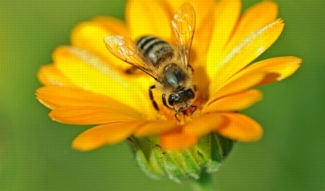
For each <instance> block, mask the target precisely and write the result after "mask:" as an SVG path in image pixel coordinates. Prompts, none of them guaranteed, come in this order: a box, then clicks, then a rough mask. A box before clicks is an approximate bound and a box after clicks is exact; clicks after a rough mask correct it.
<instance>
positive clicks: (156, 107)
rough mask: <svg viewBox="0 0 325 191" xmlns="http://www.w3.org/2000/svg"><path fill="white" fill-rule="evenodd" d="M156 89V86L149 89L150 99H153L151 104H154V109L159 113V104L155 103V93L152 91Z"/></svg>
mask: <svg viewBox="0 0 325 191" xmlns="http://www.w3.org/2000/svg"><path fill="white" fill-rule="evenodd" d="M154 88H156V86H155V85H153V86H150V87H149V97H150V99H151V102H152V104H153V107H154V108H155V109H156V110H157V111H159V109H158V105H157V102H156V101H155V98H154V97H153V93H152V89H154Z"/></svg>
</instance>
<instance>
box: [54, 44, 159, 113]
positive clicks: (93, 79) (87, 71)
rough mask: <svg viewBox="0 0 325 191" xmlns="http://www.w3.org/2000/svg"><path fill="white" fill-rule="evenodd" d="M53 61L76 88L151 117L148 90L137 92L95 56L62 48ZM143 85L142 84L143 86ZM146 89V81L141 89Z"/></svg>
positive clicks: (127, 81)
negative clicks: (116, 101)
mask: <svg viewBox="0 0 325 191" xmlns="http://www.w3.org/2000/svg"><path fill="white" fill-rule="evenodd" d="M54 61H55V64H56V66H57V68H58V69H59V70H60V71H61V72H62V73H63V74H64V75H65V76H66V77H67V78H68V79H69V80H70V81H71V82H72V83H73V84H74V85H75V86H77V87H79V88H81V89H84V90H87V91H91V92H93V93H97V94H101V95H105V96H107V97H109V98H111V99H115V100H118V101H121V102H123V103H124V104H125V105H128V106H130V107H132V108H133V109H135V110H137V111H139V112H144V113H147V114H150V113H152V111H153V107H152V104H151V102H150V99H149V96H148V90H146V91H145V90H144V89H139V88H140V87H139V86H138V87H137V86H136V85H137V84H138V83H134V82H133V81H131V80H126V78H123V76H122V73H120V72H117V71H116V70H115V69H114V68H111V67H110V65H108V64H107V63H105V62H103V61H102V60H100V59H99V58H98V57H96V56H95V55H92V54H90V53H89V52H87V51H85V50H80V49H77V48H73V47H61V48H58V49H57V50H56V51H55V52H54ZM145 82H146V81H144V80H143V79H142V80H141V83H142V84H143V83H145ZM149 85H150V81H147V84H144V85H143V86H141V87H144V86H146V87H149ZM144 91H145V92H144Z"/></svg>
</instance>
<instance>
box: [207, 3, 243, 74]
mask: <svg viewBox="0 0 325 191" xmlns="http://www.w3.org/2000/svg"><path fill="white" fill-rule="evenodd" d="M240 9H241V1H240V0H234V1H232V0H223V1H218V4H217V6H216V8H215V17H214V22H215V27H214V30H213V36H212V38H211V39H208V40H210V41H211V44H210V48H209V51H208V55H207V65H206V67H207V72H208V75H209V77H210V79H212V78H213V77H214V76H215V72H216V67H217V65H218V64H219V62H220V61H221V60H222V59H223V57H222V56H223V55H222V54H221V52H222V50H223V48H224V47H225V45H226V43H227V42H228V41H229V38H230V35H231V33H232V32H233V30H234V27H235V25H236V23H237V20H238V18H239V15H240Z"/></svg>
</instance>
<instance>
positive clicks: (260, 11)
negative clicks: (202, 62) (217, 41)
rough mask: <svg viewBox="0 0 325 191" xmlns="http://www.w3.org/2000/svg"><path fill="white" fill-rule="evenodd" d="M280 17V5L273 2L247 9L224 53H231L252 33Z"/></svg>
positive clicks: (258, 4) (265, 2) (262, 3)
mask: <svg viewBox="0 0 325 191" xmlns="http://www.w3.org/2000/svg"><path fill="white" fill-rule="evenodd" d="M277 15H278V5H277V4H276V3H275V2H273V1H263V2H260V3H257V4H256V5H254V6H252V7H250V8H249V9H247V10H246V11H245V12H244V14H243V15H242V16H241V18H240V21H239V23H238V25H237V27H236V29H235V34H233V35H232V38H231V41H230V42H229V43H228V44H227V48H225V50H224V52H229V51H230V50H232V49H233V48H234V47H235V46H236V45H238V44H239V43H240V42H242V41H243V40H244V39H245V38H246V37H247V36H248V35H249V34H251V33H252V32H254V31H256V30H258V29H260V28H262V27H263V26H266V25H267V24H270V23H271V22H273V21H274V20H275V19H276V17H277Z"/></svg>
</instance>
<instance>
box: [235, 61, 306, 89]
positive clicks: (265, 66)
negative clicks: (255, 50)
mask: <svg viewBox="0 0 325 191" xmlns="http://www.w3.org/2000/svg"><path fill="white" fill-rule="evenodd" d="M300 64H301V59H300V58H297V57H294V56H285V57H277V58H270V59H267V60H262V61H260V62H256V63H254V64H251V65H249V66H247V67H246V68H244V69H243V70H242V71H241V72H240V73H239V75H252V74H254V73H258V72H265V73H266V76H265V78H264V79H263V81H262V82H260V84H259V85H262V84H266V83H271V82H275V81H280V80H283V79H285V78H287V77H288V76H290V75H292V74H293V73H295V72H296V70H297V69H298V68H299V67H300Z"/></svg>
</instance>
